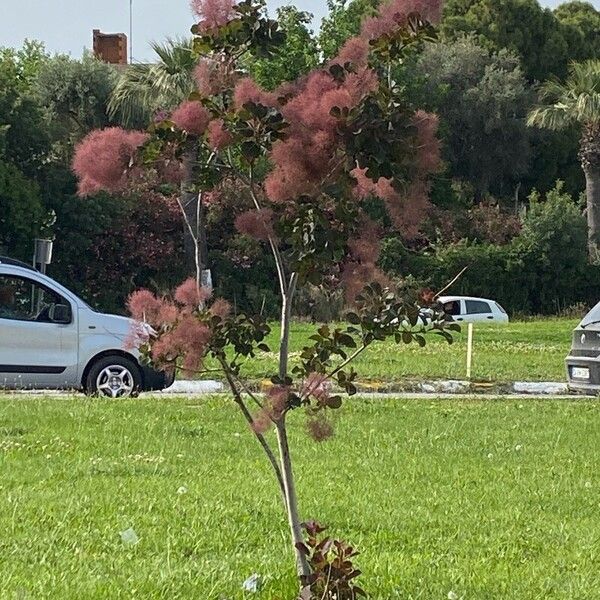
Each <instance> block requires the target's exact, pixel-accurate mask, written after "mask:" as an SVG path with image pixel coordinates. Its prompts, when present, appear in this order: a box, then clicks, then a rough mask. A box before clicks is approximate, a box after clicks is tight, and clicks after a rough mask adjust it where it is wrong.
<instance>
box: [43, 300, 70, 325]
mask: <svg viewBox="0 0 600 600" xmlns="http://www.w3.org/2000/svg"><path fill="white" fill-rule="evenodd" d="M48 317H50V321H52V322H53V323H60V324H63V325H67V324H68V323H70V322H71V318H72V315H71V307H70V306H69V305H68V304H53V305H52V306H51V307H50V310H49V312H48Z"/></svg>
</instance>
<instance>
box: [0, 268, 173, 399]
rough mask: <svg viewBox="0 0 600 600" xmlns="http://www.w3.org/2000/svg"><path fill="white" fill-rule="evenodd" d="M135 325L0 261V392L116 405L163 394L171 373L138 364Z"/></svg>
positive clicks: (30, 271) (46, 279) (37, 275)
mask: <svg viewBox="0 0 600 600" xmlns="http://www.w3.org/2000/svg"><path fill="white" fill-rule="evenodd" d="M134 325H135V322H134V321H133V320H131V319H128V318H126V317H119V316H117V315H107V314H102V313H99V312H96V311H95V310H93V309H92V308H91V307H90V306H88V305H87V304H86V303H85V302H84V301H83V300H81V298H79V297H77V296H76V295H75V294H73V293H72V292H70V291H69V290H68V289H66V288H65V287H63V286H62V285H60V284H59V283H57V282H56V281H54V280H53V279H51V278H50V277H47V276H46V275H43V274H42V273H40V272H38V271H36V270H35V269H34V268H33V267H30V266H29V265H27V264H25V263H22V262H20V261H16V260H13V259H9V258H5V257H0V389H2V388H4V389H10V390H13V389H76V390H82V391H84V392H85V393H87V394H99V395H103V396H108V397H111V398H123V397H127V396H131V395H135V394H137V393H138V392H140V391H147V390H160V389H164V388H166V387H169V386H170V385H171V384H172V383H173V380H174V377H175V376H174V374H172V373H165V372H160V371H155V370H153V369H151V368H149V367H147V366H143V365H141V364H140V363H139V361H138V358H139V353H138V352H137V350H136V349H130V348H128V344H127V339H128V337H129V336H130V335H131V332H132V330H133V327H134Z"/></svg>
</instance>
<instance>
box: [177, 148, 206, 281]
mask: <svg viewBox="0 0 600 600" xmlns="http://www.w3.org/2000/svg"><path fill="white" fill-rule="evenodd" d="M196 150H197V148H196V147H195V145H194V146H189V147H188V148H186V151H185V152H184V154H183V156H182V159H181V162H182V165H183V178H182V180H181V185H180V199H181V207H182V210H183V212H184V223H183V247H184V251H185V260H186V269H187V271H189V273H190V274H192V273H194V274H195V275H196V276H197V275H198V273H197V271H198V270H199V271H200V274H201V273H202V270H203V269H206V268H208V256H207V254H208V248H207V242H206V225H205V215H204V206H203V205H202V197H201V195H200V194H198V192H197V191H196V190H195V189H194V170H195V164H196Z"/></svg>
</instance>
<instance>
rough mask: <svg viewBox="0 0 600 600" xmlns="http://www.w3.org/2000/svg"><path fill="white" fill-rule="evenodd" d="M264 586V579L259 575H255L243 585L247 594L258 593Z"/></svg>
mask: <svg viewBox="0 0 600 600" xmlns="http://www.w3.org/2000/svg"><path fill="white" fill-rule="evenodd" d="M261 585H262V577H261V576H260V575H259V574H258V573H254V574H253V575H251V576H250V577H248V579H246V581H244V583H242V589H243V590H244V591H245V592H258V591H259V590H260V588H261Z"/></svg>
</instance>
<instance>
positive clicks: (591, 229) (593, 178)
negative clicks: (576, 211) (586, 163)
mask: <svg viewBox="0 0 600 600" xmlns="http://www.w3.org/2000/svg"><path fill="white" fill-rule="evenodd" d="M584 173H585V195H586V199H587V222H588V253H589V259H590V262H591V263H593V264H597V263H600V169H590V168H588V169H584Z"/></svg>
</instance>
